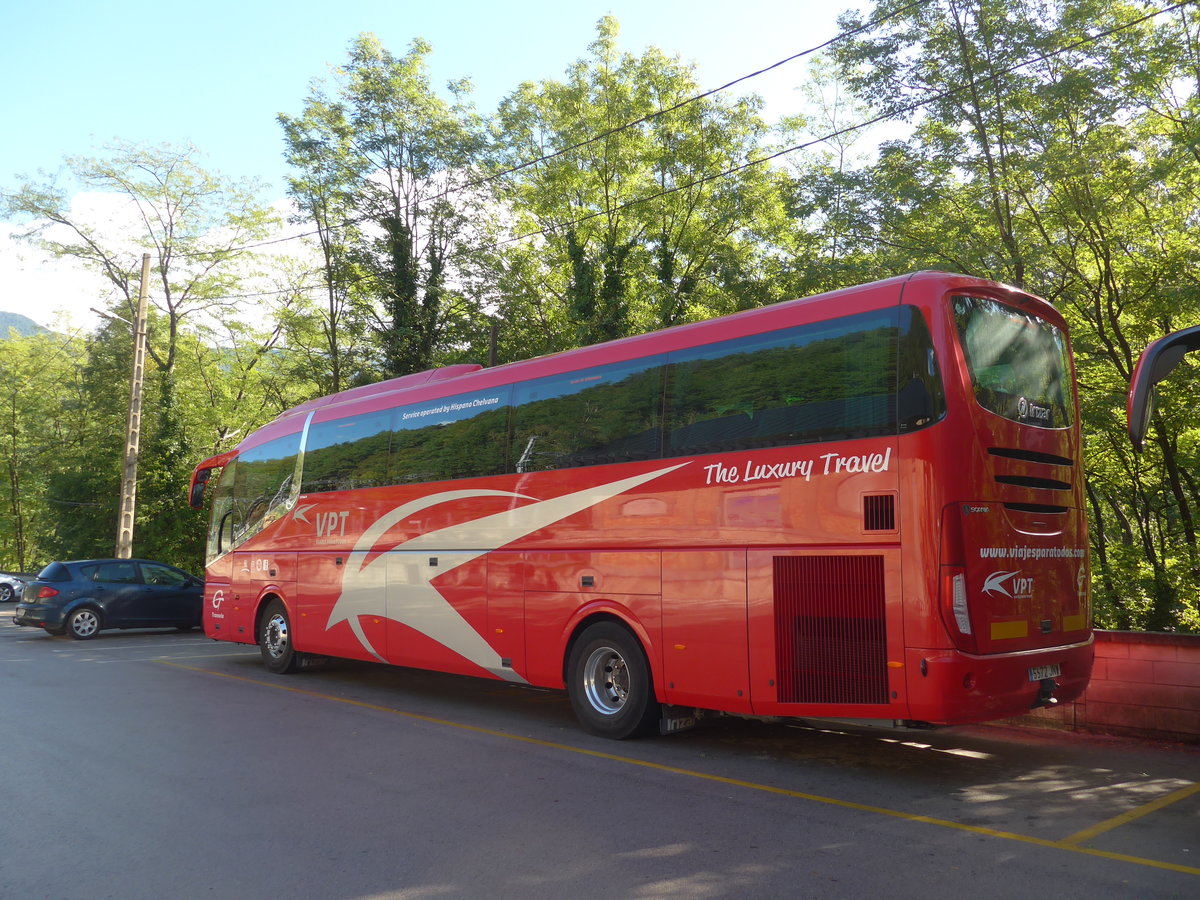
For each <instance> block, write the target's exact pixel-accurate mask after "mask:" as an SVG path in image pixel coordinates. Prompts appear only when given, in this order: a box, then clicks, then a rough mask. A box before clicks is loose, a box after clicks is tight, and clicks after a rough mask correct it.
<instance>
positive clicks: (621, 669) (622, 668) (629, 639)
mask: <svg viewBox="0 0 1200 900" xmlns="http://www.w3.org/2000/svg"><path fill="white" fill-rule="evenodd" d="M567 694H568V696H570V698H571V706H572V708H574V710H575V715H576V716H577V717H578V718H579V721H580V723H581V724H582V725H583V727H584V728H585V729H587V730H588V731H590V732H591V733H592V734H595V735H599V736H600V737H606V738H612V739H613V740H622V739H624V738H627V737H637V736H639V735H645V734H649V733H651V732H652V731H653V730H654V729H655V727H656V725H657V724H658V717H659V712H660V708H659V704H658V703H657V701H655V699H654V685H653V684H652V683H651V678H650V664H649V663H648V662H647V661H646V654H645V653H644V652H643V651H642V646H641V644H640V643H638V640H637V638H635V637H634V636H633V635H632V634H631V633H630V632H629V631H628V630H627V629H626V628H624V627H623V626H621V625H618V624H616V623H615V622H597V623H596V624H595V625H590V626H588V628H587V629H585V630H584V632H583V634H581V635H580V636H579V639H578V640H577V641H576V642H575V645H574V646H573V647H572V648H571V656H570V659H569V661H568V663H567Z"/></svg>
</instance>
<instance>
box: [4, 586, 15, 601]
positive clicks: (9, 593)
mask: <svg viewBox="0 0 1200 900" xmlns="http://www.w3.org/2000/svg"><path fill="white" fill-rule="evenodd" d="M16 593H17V592H16V591H14V590H13V586H12V585H11V584H0V603H8V602H9V601H10V600H12V599H13V597H14V596H16Z"/></svg>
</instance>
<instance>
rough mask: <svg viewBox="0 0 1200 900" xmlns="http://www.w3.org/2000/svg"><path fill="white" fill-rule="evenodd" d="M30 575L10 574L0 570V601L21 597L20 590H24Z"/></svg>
mask: <svg viewBox="0 0 1200 900" xmlns="http://www.w3.org/2000/svg"><path fill="white" fill-rule="evenodd" d="M31 578H32V576H26V575H12V574H9V573H8V572H0V603H11V602H12V601H13V600H20V599H21V591H23V590H25V585H26V584H28V583H29V582H30V580H31Z"/></svg>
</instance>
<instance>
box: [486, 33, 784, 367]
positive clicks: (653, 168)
mask: <svg viewBox="0 0 1200 900" xmlns="http://www.w3.org/2000/svg"><path fill="white" fill-rule="evenodd" d="M617 32H618V27H617V23H616V21H615V20H614V19H612V18H611V17H605V18H603V19H601V20H600V22H599V23H598V26H597V36H596V40H595V41H594V42H593V43H592V44H591V46H590V47H589V53H590V55H589V56H588V57H587V58H586V59H581V60H579V61H578V62H576V63H575V64H574V65H572V66H571V67H570V69H569V70H568V71H567V75H566V79H565V80H564V81H551V80H548V81H543V82H541V83H539V84H531V83H526V84H523V85H521V86H520V87H519V88H518V89H517V90H516V91H514V92H513V93H512V94H511V95H510V96H508V97H507V98H506V99H505V100H504V101H503V102H502V103H501V105H500V109H499V112H498V114H497V116H496V119H495V124H494V129H493V130H494V134H493V138H494V141H495V144H496V148H497V149H496V154H495V161H494V163H493V168H494V172H495V177H496V178H498V182H497V184H498V187H497V192H498V194H499V197H500V200H501V202H502V204H503V209H504V211H505V215H506V216H507V222H506V225H507V230H508V232H509V234H510V235H511V237H510V238H508V239H507V240H506V241H505V242H504V243H503V244H501V245H500V247H499V249H498V252H496V253H495V254H494V255H493V258H492V266H491V272H492V277H493V279H494V280H495V283H496V284H497V285H498V293H499V295H500V296H499V297H498V298H497V306H498V312H499V315H500V317H501V318H502V319H503V320H504V321H505V323H506V345H507V347H510V348H513V349H512V350H507V351H506V353H513V352H515V353H518V354H521V355H524V354H526V353H530V352H542V351H546V350H554V349H562V348H564V347H570V346H576V345H578V344H584V343H592V342H595V341H600V340H606V339H610V338H615V337H621V336H623V335H627V334H632V333H638V332H643V331H647V330H651V329H654V328H658V327H662V326H666V325H672V324H676V323H680V322H686V321H691V320H695V319H701V318H707V317H709V316H712V315H716V314H719V313H723V312H729V311H732V310H734V309H738V308H744V307H748V306H754V305H758V304H760V303H763V302H769V301H770V300H773V299H779V290H780V288H779V286H778V285H777V284H776V283H775V282H773V281H772V280H770V279H769V278H767V277H765V275H766V273H767V272H769V271H770V262H771V261H770V247H771V246H772V241H774V240H775V239H776V238H777V237H778V235H779V233H780V232H781V231H782V230H783V229H785V228H786V217H785V215H784V206H783V203H782V198H783V194H782V190H781V188H782V180H781V176H780V175H779V174H778V173H777V172H776V171H775V170H773V169H772V168H771V167H770V166H766V165H750V166H748V167H746V164H747V163H752V162H754V161H755V160H758V159H761V158H762V157H763V156H765V155H766V154H765V151H764V147H765V144H766V140H767V136H768V132H767V128H766V126H765V124H764V123H763V121H762V119H761V117H760V116H759V114H758V105H759V104H758V101H757V100H735V101H726V100H722V99H719V98H712V97H710V98H705V99H703V100H696V101H694V102H687V103H685V102H684V101H686V100H691V99H692V98H694V97H695V96H696V95H697V94H699V93H700V90H699V88H698V87H697V85H696V83H695V79H694V77H693V72H692V69H691V68H690V67H688V66H686V65H684V64H682V63H681V62H680V61H679V60H678V59H672V58H668V57H666V56H665V55H664V54H663V53H662V52H661V51H658V50H655V49H650V50H647V51H646V52H645V53H644V54H643V55H642V56H641V57H635V56H633V55H631V54H628V53H622V52H620V50H619V49H618V45H617ZM742 167H744V168H742Z"/></svg>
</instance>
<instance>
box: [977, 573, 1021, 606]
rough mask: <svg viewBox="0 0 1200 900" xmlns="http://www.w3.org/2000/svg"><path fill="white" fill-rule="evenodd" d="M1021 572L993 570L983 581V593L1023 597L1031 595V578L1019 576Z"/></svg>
mask: <svg viewBox="0 0 1200 900" xmlns="http://www.w3.org/2000/svg"><path fill="white" fill-rule="evenodd" d="M1020 575H1021V572H1020V570H1017V571H1016V572H993V573H992V574H991V575H989V576H988V577H987V578H986V579H984V582H983V592H984V593H985V594H999V595H1000V596H1002V597H1012V598H1013V599H1024V598H1028V597H1032V596H1033V579H1032V578H1021V577H1020Z"/></svg>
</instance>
